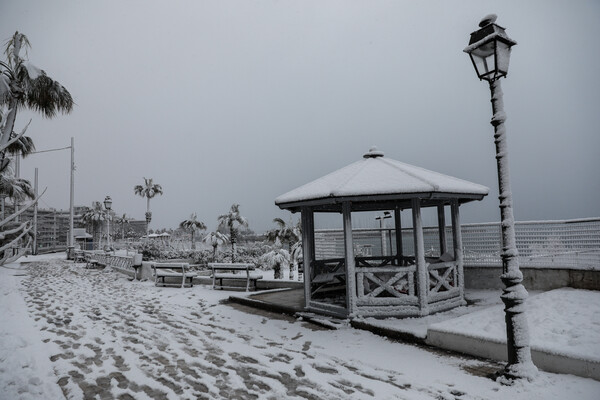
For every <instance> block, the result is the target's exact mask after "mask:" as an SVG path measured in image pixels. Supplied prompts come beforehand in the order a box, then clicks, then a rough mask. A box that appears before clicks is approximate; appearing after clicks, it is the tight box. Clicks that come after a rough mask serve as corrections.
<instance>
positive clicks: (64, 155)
mask: <svg viewBox="0 0 600 400" xmlns="http://www.w3.org/2000/svg"><path fill="white" fill-rule="evenodd" d="M489 13H496V14H498V21H497V23H498V24H500V25H501V26H504V27H506V28H507V33H508V35H509V36H510V37H511V38H513V39H515V40H516V41H517V42H518V45H517V46H515V47H514V49H513V52H512V59H511V65H510V71H509V76H508V78H507V79H505V80H503V81H502V84H503V89H504V95H505V98H504V101H505V108H506V112H507V114H508V120H507V123H506V124H507V133H508V142H509V150H510V168H511V174H512V176H511V179H512V182H511V183H512V189H513V196H514V212H515V218H516V219H517V220H538V219H565V218H579V217H598V216H600V178H599V177H598V172H599V171H600V161H599V155H600V132H599V129H598V117H599V115H600V96H599V93H600V75H599V74H598V68H599V66H600V41H599V40H598V38H600V24H599V23H598V22H599V21H600V2H598V1H547V0H546V1H527V2H523V1H502V2H500V1H493V2H492V1H481V0H474V1H460V2H458V1H454V2H450V1H428V2H415V1H324V0H318V1H247V0H244V1H222V0H219V1H216V0H215V1H191V0H190V1H160V2H159V1H96V2H87V1H85V2H82V1H42V0H39V1H28V0H20V1H8V0H0V38H1V39H3V40H4V39H8V38H9V37H10V36H11V35H12V34H13V33H14V32H15V31H16V30H18V31H20V32H23V33H25V34H26V35H27V36H28V38H29V40H30V42H31V44H32V49H31V50H30V51H29V59H30V60H31V62H32V63H34V64H35V65H37V66H39V67H41V68H43V69H44V70H45V71H46V72H47V73H48V75H50V76H51V77H53V78H54V79H56V80H58V81H59V82H61V83H62V84H63V85H64V86H65V87H67V89H68V90H69V91H70V92H71V94H72V95H73V97H74V99H75V102H76V106H75V108H74V110H73V112H72V113H71V114H70V115H66V116H63V115H60V116H58V117H56V118H54V119H53V120H45V119H43V118H42V117H41V116H38V115H34V114H28V113H21V114H20V115H18V118H17V123H16V126H15V130H20V129H21V128H22V127H23V126H24V125H25V124H26V123H27V121H28V120H29V118H33V122H32V123H31V126H30V128H29V130H28V135H30V136H32V137H33V139H34V141H35V144H36V146H37V148H38V150H44V149H50V148H57V147H64V146H68V145H69V143H70V138H71V137H72V136H73V137H74V138H75V148H76V164H77V172H76V190H75V200H76V204H77V205H90V204H91V202H92V201H94V200H97V201H101V200H103V199H104V197H105V196H106V195H110V196H112V198H113V209H115V210H116V211H117V212H118V213H119V214H121V213H127V215H129V216H131V217H134V218H136V219H143V217H144V212H145V201H144V200H143V199H142V198H140V197H136V196H134V194H133V186H134V185H136V184H140V183H142V182H143V179H142V178H143V177H151V178H154V180H155V182H157V183H160V184H161V185H162V186H163V188H164V192H165V193H164V195H163V196H161V197H157V198H155V199H154V200H152V202H151V208H152V211H153V222H152V226H151V227H153V228H158V227H176V226H177V225H178V223H179V222H180V221H182V220H183V219H185V218H187V217H188V216H189V215H190V214H191V213H192V212H197V213H198V217H199V219H201V220H203V221H205V222H206V223H207V225H208V226H209V228H211V229H212V228H214V226H215V225H216V218H217V215H218V214H222V213H225V212H226V211H227V210H228V209H229V207H230V205H231V204H232V203H239V204H241V207H240V210H241V212H242V214H243V215H245V216H246V217H247V218H248V219H249V221H250V226H251V228H253V229H254V230H256V231H262V230H264V229H268V228H270V227H271V226H272V222H271V220H272V219H273V218H274V217H283V218H285V219H288V218H289V215H290V214H289V213H288V212H284V211H280V210H279V209H278V208H277V207H276V206H275V205H274V199H275V197H277V196H278V195H280V194H283V193H285V192H287V191H288V190H291V189H293V188H296V187H298V186H300V185H302V184H304V183H307V182H309V181H311V180H313V179H316V178H318V177H320V176H323V175H325V174H326V173H329V172H331V171H333V170H335V169H338V168H341V167H343V166H345V165H347V164H350V163H352V162H354V161H356V160H358V159H359V158H361V156H362V154H363V153H364V152H366V151H367V150H368V149H369V147H370V146H371V145H377V146H378V148H379V149H380V150H382V151H383V152H384V153H385V155H386V156H387V157H390V158H393V159H396V160H400V161H403V162H406V163H409V164H414V165H418V166H421V167H424V168H428V169H432V170H434V171H438V172H442V173H446V174H448V175H453V176H456V177H459V178H463V179H467V180H470V181H473V182H476V183H479V184H483V185H486V186H488V187H490V189H491V191H490V195H489V196H488V197H486V198H485V199H484V200H483V201H481V202H475V203H470V204H467V205H465V206H464V207H463V208H462V218H463V222H485V221H497V220H498V219H499V211H498V199H497V193H498V190H497V177H496V161H495V158H494V155H495V153H494V144H493V128H492V126H491V125H490V124H489V120H490V117H491V105H490V102H489V88H488V85H487V83H486V82H480V81H479V80H478V79H477V77H476V75H475V72H474V70H473V67H472V66H471V62H470V61H469V58H468V56H467V55H466V54H465V53H463V52H462V50H463V48H464V47H465V46H466V45H467V42H468V39H469V34H470V33H471V32H472V31H474V30H476V29H477V25H478V22H479V20H480V19H481V18H482V17H483V16H484V15H486V14H489ZM35 167H38V168H39V170H40V172H39V179H40V186H41V187H46V186H47V187H48V192H47V194H46V195H45V196H44V198H43V202H42V206H43V207H56V208H59V209H67V208H68V206H69V152H68V151H62V152H56V153H48V154H39V155H33V156H31V157H30V158H28V159H26V160H24V161H23V163H22V176H23V177H25V178H29V179H31V180H33V171H34V168H35ZM296 217H297V216H296ZM373 222H375V221H373Z"/></svg>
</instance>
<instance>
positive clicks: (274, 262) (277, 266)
mask: <svg viewBox="0 0 600 400" xmlns="http://www.w3.org/2000/svg"><path fill="white" fill-rule="evenodd" d="M263 261H264V263H265V265H266V266H268V267H270V268H273V278H275V279H281V278H282V276H281V267H282V266H283V265H289V263H290V253H289V252H288V251H287V250H284V249H282V248H275V249H273V250H271V251H270V252H268V253H266V254H265V255H264V256H263Z"/></svg>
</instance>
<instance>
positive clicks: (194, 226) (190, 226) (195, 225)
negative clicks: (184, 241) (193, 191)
mask: <svg viewBox="0 0 600 400" xmlns="http://www.w3.org/2000/svg"><path fill="white" fill-rule="evenodd" d="M179 227H180V228H181V229H185V230H186V231H190V232H191V233H192V250H196V240H195V237H194V236H195V234H196V231H198V230H200V231H203V230H206V225H205V224H204V222H202V221H198V216H197V215H196V213H193V214H192V215H190V218H189V219H186V220H184V221H181V223H179Z"/></svg>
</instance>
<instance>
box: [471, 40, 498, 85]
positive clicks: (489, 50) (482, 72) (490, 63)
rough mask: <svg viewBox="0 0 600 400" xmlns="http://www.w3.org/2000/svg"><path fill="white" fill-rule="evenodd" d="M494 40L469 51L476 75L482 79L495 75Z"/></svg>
mask: <svg viewBox="0 0 600 400" xmlns="http://www.w3.org/2000/svg"><path fill="white" fill-rule="evenodd" d="M495 50H496V49H495V41H493V40H492V41H490V42H487V43H485V44H483V45H481V46H479V47H478V48H476V49H474V50H473V51H472V52H471V57H472V59H473V63H474V64H475V68H476V69H477V75H478V76H479V77H480V78H483V79H489V78H493V77H494V76H495V75H496V51H495Z"/></svg>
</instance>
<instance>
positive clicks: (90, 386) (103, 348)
mask: <svg viewBox="0 0 600 400" xmlns="http://www.w3.org/2000/svg"><path fill="white" fill-rule="evenodd" d="M18 279H20V282H21V283H20V284H21V289H22V292H23V296H24V298H25V301H26V303H27V307H28V310H29V315H30V316H31V317H32V318H33V319H34V321H35V322H34V326H35V327H36V328H37V329H39V330H40V331H41V337H42V340H43V342H44V343H46V347H47V349H48V350H49V352H50V353H49V355H50V360H51V365H52V367H53V369H54V373H55V375H56V381H57V382H58V384H59V385H60V387H61V389H62V392H63V393H64V395H65V397H66V398H68V399H195V398H201V399H202V398H206V399H219V398H222V399H235V398H240V399H257V398H260V399H283V398H308V399H347V398H350V399H363V398H364V399H500V398H502V399H505V398H509V397H510V398H512V399H519V398H522V399H525V398H526V399H552V398H556V399H564V398H579V399H585V398H590V399H591V398H594V395H595V394H597V393H598V392H600V382H595V381H592V380H586V379H580V378H576V377H570V376H560V375H551V374H541V376H540V379H539V380H538V381H536V382H535V383H533V384H527V383H526V384H520V385H516V386H514V387H504V386H501V385H499V384H497V383H495V382H494V381H492V380H490V379H487V378H484V377H481V376H477V374H478V373H481V372H485V371H488V370H490V369H492V368H494V367H497V366H495V365H492V364H489V363H487V362H484V361H479V360H473V359H463V358H460V357H455V356H448V355H445V354H443V353H438V352H432V351H426V350H423V349H421V348H418V347H415V346H409V345H404V344H400V343H394V342H391V341H389V340H386V339H383V338H380V337H377V336H374V335H372V334H371V333H368V332H363V331H358V330H354V329H350V328H348V329H341V330H338V331H323V330H320V329H316V328H315V327H314V326H312V325H308V324H306V323H303V322H300V321H296V320H294V319H291V318H287V317H282V316H281V317H280V316H276V317H275V318H273V317H274V315H272V314H269V315H258V314H251V313H246V312H242V311H240V310H239V309H236V308H234V307H231V306H229V305H224V304H220V303H219V301H220V300H221V299H223V298H225V297H226V296H227V295H228V293H227V292H219V291H212V290H210V289H208V288H205V287H194V288H186V289H179V288H156V287H154V286H153V284H151V283H139V282H135V283H134V282H130V281H128V280H127V279H126V278H124V277H123V276H122V275H119V274H117V273H115V272H112V271H109V270H105V271H94V270H85V269H83V268H82V266H81V265H74V264H72V263H71V262H67V261H61V260H53V261H52V262H35V263H31V264H29V266H28V273H27V275H26V276H23V277H20V278H18ZM0 397H1V395H0ZM27 398H30V397H27Z"/></svg>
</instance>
